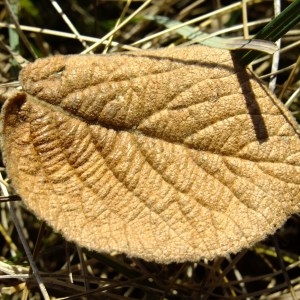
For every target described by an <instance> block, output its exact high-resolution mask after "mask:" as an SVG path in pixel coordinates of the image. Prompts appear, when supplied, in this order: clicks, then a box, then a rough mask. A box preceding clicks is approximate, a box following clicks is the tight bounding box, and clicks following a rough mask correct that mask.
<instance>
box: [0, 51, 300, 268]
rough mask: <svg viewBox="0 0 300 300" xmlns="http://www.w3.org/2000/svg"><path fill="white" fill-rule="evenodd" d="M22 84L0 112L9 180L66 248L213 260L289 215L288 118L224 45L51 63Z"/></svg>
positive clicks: (293, 201) (294, 148) (294, 147)
mask: <svg viewBox="0 0 300 300" xmlns="http://www.w3.org/2000/svg"><path fill="white" fill-rule="evenodd" d="M20 80H21V84H22V87H23V90H24V91H23V92H16V94H15V95H14V96H12V97H10V99H8V101H6V104H5V105H4V107H3V110H2V117H1V118H2V120H1V122H2V125H1V126H2V129H1V130H2V150H3V156H4V161H5V164H6V167H7V172H8V175H9V176H10V178H11V180H12V184H13V186H14V188H15V190H16V191H17V193H19V194H20V195H21V197H22V199H23V200H24V202H25V203H26V205H27V206H28V207H29V208H30V209H31V210H32V211H33V212H34V213H35V214H36V215H37V216H38V217H40V218H42V219H44V220H46V221H47V222H48V223H49V224H50V225H51V226H52V227H53V228H54V229H55V230H57V231H60V232H61V233H62V234H63V235H64V236H65V237H66V238H67V239H69V240H72V241H75V242H77V243H78V244H80V245H82V246H85V247H87V248H89V249H94V250H97V251H104V252H111V251H117V252H123V253H126V254H128V255H130V256H136V257H141V258H143V259H146V260H154V261H156V262H162V263H169V262H173V261H177V262H182V261H196V260H199V259H200V258H208V259H212V258H214V257H215V256H218V255H225V254H227V253H231V252H237V251H239V250H240V249H242V248H244V247H249V246H251V245H252V244H253V243H255V242H257V241H259V240H261V239H263V238H264V237H265V236H266V235H267V234H271V233H273V232H274V230H275V229H276V228H278V227H279V226H281V225H282V223H283V222H284V221H285V220H286V218H287V217H288V216H289V215H290V214H291V213H293V212H296V211H299V206H300V176H299V173H300V151H299V150H300V140H299V133H298V131H297V124H296V123H295V122H294V120H293V118H292V116H291V115H290V114H289V112H288V111H287V110H286V109H285V107H284V106H283V105H282V104H281V103H280V102H279V101H278V100H277V99H275V98H274V97H273V96H272V95H271V94H270V93H269V92H268V91H267V89H265V88H264V86H263V85H262V84H261V83H260V82H259V81H258V80H257V79H256V78H255V77H254V76H253V75H252V74H251V72H250V71H248V70H245V69H244V68H243V67H241V66H239V65H238V63H237V62H236V61H235V59H233V58H232V55H231V54H230V52H228V51H224V50H217V49H210V48H205V47H200V46H193V47H188V48H180V47H175V48H170V49H161V50H152V51H137V52H128V53H123V54H113V55H86V56H79V55H75V56H55V57H51V58H46V59H39V60H37V61H36V62H34V63H33V64H30V65H28V66H26V67H25V68H24V69H23V71H22V72H21V76H20Z"/></svg>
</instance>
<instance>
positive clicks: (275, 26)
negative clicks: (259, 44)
mask: <svg viewBox="0 0 300 300" xmlns="http://www.w3.org/2000/svg"><path fill="white" fill-rule="evenodd" d="M299 22H300V0H295V1H294V2H292V3H291V4H290V5H289V6H288V7H287V8H286V9H285V10H283V11H282V13H280V14H279V15H278V16H277V17H276V18H274V19H273V20H272V21H271V22H270V23H268V24H267V25H266V26H265V27H264V28H263V29H262V30H261V31H259V32H258V33H257V34H256V35H255V36H254V39H262V40H268V41H272V42H276V41H277V40H278V39H280V38H281V37H282V36H283V35H284V34H285V33H287V32H288V31H289V30H290V29H291V28H293V27H294V26H295V25H296V24H297V23H299ZM259 55H260V52H258V51H256V50H250V51H247V52H244V51H239V50H238V51H237V56H238V57H240V60H241V62H242V63H243V64H245V65H247V64H249V63H251V62H252V61H253V60H254V59H256V58H257V57H258V56H259Z"/></svg>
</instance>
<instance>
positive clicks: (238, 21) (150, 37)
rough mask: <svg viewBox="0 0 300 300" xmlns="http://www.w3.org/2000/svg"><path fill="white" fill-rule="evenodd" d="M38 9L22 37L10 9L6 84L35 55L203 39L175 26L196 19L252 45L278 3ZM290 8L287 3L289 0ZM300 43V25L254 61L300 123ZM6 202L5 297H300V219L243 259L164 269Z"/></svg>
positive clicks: (43, 5) (0, 278) (5, 186)
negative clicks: (80, 241) (92, 245)
mask: <svg viewBox="0 0 300 300" xmlns="http://www.w3.org/2000/svg"><path fill="white" fill-rule="evenodd" d="M35 2H37V3H35V4H34V5H33V1H32V2H31V1H29V0H28V1H20V3H21V4H22V5H21V9H20V10H19V12H18V14H17V16H18V18H19V24H21V26H20V29H21V30H22V34H21V32H19V31H16V30H15V29H14V27H13V26H10V29H9V30H7V28H8V25H9V24H13V22H12V19H10V18H9V14H8V9H7V7H5V6H4V3H3V1H2V2H1V7H0V12H1V14H0V18H1V20H0V22H1V23H0V28H1V32H0V34H1V35H0V36H1V52H0V70H1V77H0V80H1V81H0V82H1V83H6V82H12V81H15V80H17V73H18V70H19V66H18V64H19V63H21V64H22V63H24V58H25V59H27V60H30V61H32V60H34V58H35V55H36V56H40V57H46V56H49V55H53V54H57V53H62V54H70V53H81V52H90V51H93V52H94V53H103V52H104V53H105V52H114V51H123V50H124V51H125V50H128V49H136V48H143V49H149V48H158V47H166V46H170V45H182V44H185V43H193V42H195V41H193V40H192V41H191V40H189V39H188V38H187V37H186V36H185V33H186V31H184V30H183V31H182V28H181V30H180V29H179V27H178V26H176V27H177V29H174V26H175V25H174V24H175V23H171V25H170V22H171V21H172V22H174V21H177V22H182V23H185V22H188V24H189V26H191V27H192V29H197V30H201V31H202V32H205V33H208V34H212V35H217V36H219V37H246V38H247V37H248V36H249V35H250V36H251V35H252V34H254V33H256V32H257V31H258V30H259V29H261V28H262V26H263V25H264V24H265V23H266V22H267V21H268V20H269V19H270V18H272V17H273V16H274V9H273V5H274V2H276V1H269V0H261V1H259V0H256V1H248V2H247V1H244V2H245V3H246V2H247V4H246V5H245V7H247V13H248V14H246V13H245V12H246V11H245V10H243V8H242V3H240V2H232V1H218V0H215V1H209V0H206V1H201V0H198V1H189V0H180V1H179V0H169V1H159V0H156V1H155V0H153V1H104V0H102V1H100V0H98V1H97V0H89V1H79V0H78V1H71V0H68V1H59V4H60V5H61V9H62V11H63V13H65V14H66V15H67V17H66V16H65V15H64V14H62V13H59V9H58V11H57V10H55V8H54V6H55V5H56V4H55V3H56V2H54V1H50V0H45V1H35ZM11 3H13V1H11ZM52 3H54V4H52ZM282 4H283V5H284V6H287V5H288V4H289V1H282ZM141 7H142V8H141ZM245 7H244V8H245ZM10 8H11V9H12V10H14V6H13V5H12V4H11V5H10ZM140 8H141V9H140ZM138 10H139V12H138V13H137V11H138ZM136 13H137V14H136ZM154 16H164V17H165V19H164V20H165V21H166V20H167V21H168V24H169V25H170V26H171V27H172V30H166V28H165V26H164V25H162V24H159V23H158V22H157V21H153V17H154ZM160 23H161V22H160ZM189 29H191V28H189ZM299 36H300V27H299V26H298V27H297V28H294V29H293V30H291V31H290V32H289V33H288V34H286V36H285V37H284V38H283V39H282V41H281V45H280V48H281V50H280V51H279V53H280V56H279V57H278V58H276V57H275V58H274V59H273V62H272V58H271V56H270V55H264V56H262V57H261V58H260V59H258V60H257V61H256V62H254V63H253V64H252V68H253V70H254V71H255V73H256V74H257V75H258V76H260V77H261V78H263V80H265V81H266V83H267V84H269V86H270V88H271V89H273V90H274V92H275V94H276V95H277V96H278V97H279V98H280V99H281V100H282V101H283V102H284V103H287V105H288V107H289V108H290V109H291V111H292V112H293V114H294V115H295V117H296V118H299V117H300V115H299V90H300V80H299V78H300V77H299V48H300V47H299V45H300V43H299ZM94 43H96V46H95V44H94ZM87 49H88V50H87ZM18 53H19V54H20V55H18ZM12 57H14V58H15V60H13V59H12ZM276 60H277V62H276ZM292 70H294V71H292ZM1 174H2V176H3V178H4V179H3V180H2V181H1V187H2V195H3V196H8V195H13V191H12V189H11V188H10V186H9V181H8V180H7V179H6V174H5V169H4V168H2V169H1ZM2 198H3V199H2V200H5V199H4V197H2ZM10 200H17V197H15V198H10ZM41 200H43V199H41ZM0 204H1V224H0V233H1V234H0V245H1V247H0V251H1V257H0V272H1V273H0V274H1V275H0V287H1V297H2V299H42V298H43V297H44V298H47V297H50V299H123V298H128V299H299V298H300V259H299V255H300V243H299V240H300V218H299V216H298V215H295V216H292V217H291V218H290V219H289V220H288V221H287V223H286V225H285V226H284V227H283V228H281V229H280V230H278V232H277V233H276V234H275V235H274V236H272V237H270V238H268V239H267V240H265V241H263V242H261V243H259V244H257V245H256V246H255V247H253V248H252V249H249V250H245V251H242V252H241V253H239V254H237V255H230V256H228V257H226V258H216V259H215V260H214V261H200V262H198V263H184V264H171V265H159V264H155V263H149V262H145V261H142V260H137V259H130V258H127V257H126V256H124V255H113V254H112V255H103V254H99V253H91V252H88V251H86V250H84V249H79V248H78V247H76V246H75V245H73V244H69V243H67V242H66V241H65V240H64V239H63V238H62V237H61V236H59V235H57V234H56V233H53V232H52V231H51V229H50V228H48V227H47V226H46V225H45V224H44V223H42V222H40V221H38V220H36V218H35V217H34V216H33V215H32V214H31V213H30V212H28V211H26V209H24V208H23V207H22V204H21V203H20V202H18V201H17V202H12V201H10V202H4V201H2V202H1V203H0ZM14 219H15V220H14ZM16 222H18V224H19V231H20V232H18V231H17V230H16V229H17V227H16V226H17V224H16ZM141 230H142V226H141ZM20 236H23V239H24V242H23V243H25V244H26V245H27V246H26V247H28V248H27V253H26V252H25V251H24V244H23V245H22V243H21V241H20V240H21V239H20ZM25 249H26V248H25ZM28 250H29V251H30V252H31V253H32V261H30V254H29V253H28ZM35 267H36V269H35ZM33 269H34V270H33ZM48 299H49V298H48Z"/></svg>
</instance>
